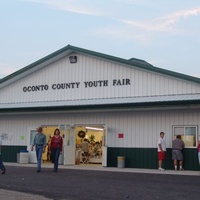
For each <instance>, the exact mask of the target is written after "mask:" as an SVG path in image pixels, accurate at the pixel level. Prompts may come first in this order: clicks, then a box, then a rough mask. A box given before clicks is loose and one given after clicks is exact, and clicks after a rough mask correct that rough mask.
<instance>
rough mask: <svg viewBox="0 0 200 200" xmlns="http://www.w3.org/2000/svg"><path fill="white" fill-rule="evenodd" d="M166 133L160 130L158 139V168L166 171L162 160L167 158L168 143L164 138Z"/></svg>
mask: <svg viewBox="0 0 200 200" xmlns="http://www.w3.org/2000/svg"><path fill="white" fill-rule="evenodd" d="M164 136H165V133H164V132H160V138H159V139H158V169H159V170H160V171H164V170H165V169H163V168H162V162H163V160H165V158H166V144H165V140H164Z"/></svg>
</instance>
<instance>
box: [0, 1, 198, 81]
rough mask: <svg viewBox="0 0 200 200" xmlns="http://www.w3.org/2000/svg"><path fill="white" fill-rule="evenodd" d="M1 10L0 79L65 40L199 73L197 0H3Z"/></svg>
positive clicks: (190, 73) (100, 50)
mask: <svg viewBox="0 0 200 200" xmlns="http://www.w3.org/2000/svg"><path fill="white" fill-rule="evenodd" d="M0 10H1V11H0V30H1V31H0V79H1V78H4V77H6V76H7V75H9V74H11V73H13V72H15V71H17V70H19V69H21V68H24V67H26V66H27V65H29V64H31V63H33V62H35V61H37V60H39V59H41V58H43V57H45V56H47V55H49V54H50V53H53V52H55V51H57V50H59V49H61V48H63V47H65V46H67V45H68V44H70V45H72V46H76V47H80V48H84V49H88V50H92V51H96V52H100V53H105V54H108V55H112V56H116V57H120V58H124V59H130V58H132V57H134V58H138V59H142V60H145V61H147V62H149V63H151V64H152V65H154V66H156V67H159V68H162V69H167V70H171V71H174V72H179V73H182V74H187V75H190V76H195V77H199V78H200V55H199V54H200V1H199V0H173V1H172V0H171V1H169V0H151V1H150V0H4V1H0Z"/></svg>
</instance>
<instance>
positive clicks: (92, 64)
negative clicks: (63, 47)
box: [0, 55, 200, 103]
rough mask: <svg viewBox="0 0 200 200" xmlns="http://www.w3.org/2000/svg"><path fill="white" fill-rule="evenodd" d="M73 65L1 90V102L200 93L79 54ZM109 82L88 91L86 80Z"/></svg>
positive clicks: (62, 63) (63, 62) (61, 64)
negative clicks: (76, 85) (119, 82)
mask: <svg viewBox="0 0 200 200" xmlns="http://www.w3.org/2000/svg"><path fill="white" fill-rule="evenodd" d="M77 57H78V62H77V63H76V64H70V63H69V61H68V57H66V58H63V59H60V60H59V61H57V62H54V63H52V64H50V65H48V66H46V67H44V68H42V69H40V70H39V71H36V72H34V73H32V74H31V75H28V76H27V77H25V78H22V79H21V80H18V81H17V82H15V83H13V84H10V85H8V86H6V87H4V88H2V89H1V90H0V103H13V102H21V103H23V102H40V101H59V100H75V99H98V98H118V97H136V96H155V95H171V94H191V93H200V86H199V84H196V83H192V82H189V81H184V80H180V79H177V78H173V77H169V76H164V75H161V74H157V73H153V72H149V71H145V70H141V69H137V68H130V67H127V66H121V65H119V64H117V63H113V62H109V61H105V60H101V59H97V58H92V57H89V56H85V55H77ZM123 78H128V79H130V81H131V85H126V86H113V85H112V81H113V79H123ZM98 80H108V81H109V86H108V87H92V88H85V87H84V84H83V82H84V81H98ZM70 82H80V86H79V88H74V89H63V90H62V89H60V90H52V89H51V86H52V84H54V83H56V84H57V83H70ZM44 84H47V85H48V86H49V90H48V91H38V92H23V87H24V86H36V85H44Z"/></svg>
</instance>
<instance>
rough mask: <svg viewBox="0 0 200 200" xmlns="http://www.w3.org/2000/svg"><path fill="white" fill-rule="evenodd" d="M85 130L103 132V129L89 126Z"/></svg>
mask: <svg viewBox="0 0 200 200" xmlns="http://www.w3.org/2000/svg"><path fill="white" fill-rule="evenodd" d="M85 129H89V130H96V131H103V128H96V127H89V126H86V127H85Z"/></svg>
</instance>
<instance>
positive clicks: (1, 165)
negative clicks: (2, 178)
mask: <svg viewBox="0 0 200 200" xmlns="http://www.w3.org/2000/svg"><path fill="white" fill-rule="evenodd" d="M1 146H2V140H1V137H0V168H1V170H2V174H5V173H6V168H5V166H4V164H3V161H2V158H1Z"/></svg>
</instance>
